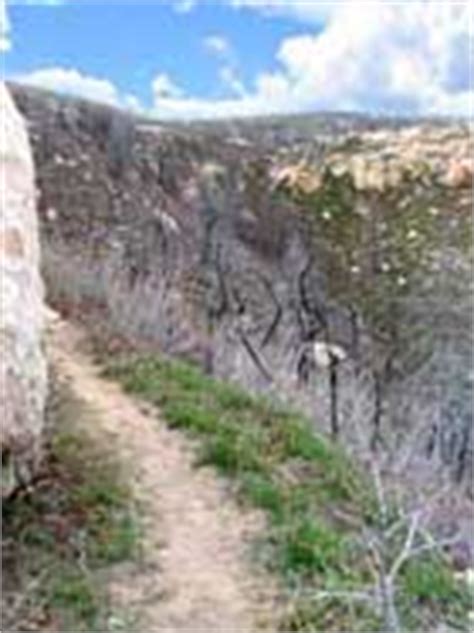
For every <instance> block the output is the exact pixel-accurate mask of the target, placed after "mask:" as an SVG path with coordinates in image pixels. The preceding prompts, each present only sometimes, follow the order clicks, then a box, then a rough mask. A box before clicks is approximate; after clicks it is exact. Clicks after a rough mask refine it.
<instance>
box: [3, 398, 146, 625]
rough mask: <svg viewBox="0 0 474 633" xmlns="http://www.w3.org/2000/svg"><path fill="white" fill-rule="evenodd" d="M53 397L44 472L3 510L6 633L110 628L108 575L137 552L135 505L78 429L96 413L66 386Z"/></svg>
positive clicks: (110, 463)
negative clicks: (86, 419) (8, 632)
mask: <svg viewBox="0 0 474 633" xmlns="http://www.w3.org/2000/svg"><path fill="white" fill-rule="evenodd" d="M53 400H54V401H53V402H52V404H51V412H50V418H51V423H52V427H53V428H52V431H51V439H50V443H49V446H48V447H47V457H46V460H45V463H44V466H43V469H42V471H41V472H40V474H39V476H38V478H37V481H36V482H35V483H34V484H33V486H32V487H31V488H30V489H27V490H19V491H18V492H17V494H15V495H14V496H13V497H12V498H11V499H10V500H9V501H7V502H6V503H5V504H4V508H3V534H2V563H3V595H2V614H3V630H15V631H20V630H21V631H38V630H47V631H106V630H111V627H110V623H111V622H112V624H113V623H116V622H117V621H118V616H117V614H113V613H112V612H111V611H110V609H109V605H108V603H107V593H106V572H108V571H109V570H112V569H113V566H115V565H117V564H118V563H120V562H123V561H126V560H129V559H132V558H134V557H135V556H136V554H137V552H138V535H139V534H138V525H137V521H136V519H135V514H134V511H133V506H134V504H133V501H132V499H131V496H130V492H129V490H128V488H127V486H126V485H125V484H123V483H122V479H121V476H120V473H119V471H118V466H117V465H116V464H115V463H114V460H113V458H112V456H110V455H106V454H104V449H103V447H98V446H96V445H95V444H94V443H93V441H92V439H91V438H90V437H88V436H87V435H86V434H85V431H82V430H81V428H82V424H81V423H80V422H81V420H82V421H84V417H85V416H91V415H92V414H91V412H90V411H87V410H86V409H85V408H84V407H83V406H82V404H81V403H80V402H79V401H76V400H75V398H74V397H73V396H72V395H71V394H70V393H69V392H68V391H67V390H66V389H65V388H64V387H61V388H60V389H58V390H57V393H55V394H54V396H53ZM114 626H115V625H114ZM112 630H114V628H113V627H112Z"/></svg>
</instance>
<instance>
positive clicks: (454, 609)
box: [107, 357, 470, 632]
mask: <svg viewBox="0 0 474 633" xmlns="http://www.w3.org/2000/svg"><path fill="white" fill-rule="evenodd" d="M107 374H108V375H109V376H111V377H114V378H116V379H119V380H120V381H121V383H122V384H123V386H124V387H125V389H126V390H127V391H129V392H132V393H134V394H137V395H139V396H141V397H142V398H144V399H146V400H147V401H149V402H151V403H153V404H155V405H157V406H159V407H160V409H161V411H162V412H163V414H164V416H165V419H166V420H167V422H168V423H169V425H170V426H172V427H174V428H179V429H184V430H185V431H187V432H188V433H189V434H190V435H191V436H192V437H193V438H196V439H197V440H199V441H198V446H199V447H200V448H199V452H198V461H199V464H202V465H204V464H206V465H212V466H214V467H215V468H216V469H217V470H218V471H219V472H220V473H222V474H223V475H226V476H227V477H229V478H230V479H231V480H232V481H233V482H234V484H235V486H236V490H237V494H238V495H239V497H240V498H241V500H242V502H244V503H249V504H251V505H253V506H255V507H257V508H260V509H262V510H264V511H265V513H266V516H267V530H266V534H265V537H264V540H263V542H262V543H261V547H260V548H259V549H258V551H259V555H260V556H262V557H263V559H264V562H265V563H266V565H267V566H268V568H269V569H270V570H271V571H273V572H275V573H276V574H278V576H279V578H280V579H281V584H282V588H283V589H282V590H283V592H284V593H285V595H286V597H287V599H286V600H285V608H284V609H283V613H282V618H281V629H282V630H286V631H288V630H292V631H327V632H330V631H342V630H350V631H376V630H382V628H383V627H384V625H385V623H386V619H385V618H384V616H383V605H381V604H380V601H379V602H377V598H376V597H375V596H376V591H374V582H375V581H374V578H375V577H376V571H375V570H374V569H373V563H372V559H371V558H370V556H369V555H368V547H367V543H365V542H364V541H363V538H362V535H363V534H364V533H365V530H366V528H367V529H370V528H374V529H375V528H377V525H376V523H377V521H378V520H379V518H378V517H379V513H378V509H377V501H376V498H377V495H376V494H375V492H374V491H373V486H372V481H371V479H370V478H368V477H367V476H366V475H365V474H364V473H361V472H360V471H359V470H358V469H357V468H356V467H355V466H354V465H353V463H351V461H350V460H349V459H348V457H347V456H346V455H345V454H344V453H343V452H342V450H341V449H340V448H339V447H337V446H335V445H334V444H332V443H331V442H330V441H329V440H328V439H326V438H325V437H322V436H318V435H315V434H314V433H313V432H312V431H311V430H310V427H309V425H308V424H307V423H306V421H305V419H304V418H302V416H301V415H299V414H297V413H295V412H293V411H290V410H285V409H282V408H281V407H278V406H277V405H275V404H274V403H271V402H270V401H268V400H265V399H260V398H259V399H257V398H254V397H251V396H250V395H248V394H247V393H245V392H242V391H241V390H240V389H238V388H237V387H235V386H232V385H229V384H226V383H223V382H218V381H216V380H213V379H211V378H209V377H207V376H205V375H203V374H202V373H201V372H200V371H199V370H198V369H197V368H195V367H194V366H191V365H187V364H184V363H180V362H171V361H168V360H164V359H160V358H156V357H154V358H151V357H149V358H143V357H142V358H136V359H134V360H130V359H129V360H127V361H115V362H113V363H111V364H110V365H109V368H108V369H107ZM394 533H395V532H394ZM397 538H398V539H399V536H397ZM397 538H395V539H394V541H397ZM396 544H397V546H400V542H398V543H396ZM402 545H403V543H402ZM387 547H388V546H387ZM398 553H399V550H395V551H394V552H389V551H385V550H384V551H383V555H384V556H385V555H386V556H387V558H388V559H390V556H392V559H393V558H395V559H396V557H397V555H398ZM400 561H401V559H400ZM402 567H403V569H401V571H400V574H399V575H398V576H397V591H396V605H395V606H396V609H397V613H398V614H399V616H400V620H401V622H402V626H403V627H406V628H403V630H433V627H436V626H437V625H438V624H439V623H440V622H441V621H448V622H449V624H450V626H453V627H457V630H467V624H466V618H467V613H468V610H469V605H470V600H469V596H468V595H467V594H466V592H465V590H464V589H463V588H462V587H461V586H460V585H458V584H457V583H456V581H455V580H454V579H453V575H452V574H451V572H450V571H449V570H448V568H447V566H446V564H445V563H444V562H443V560H442V559H441V558H440V557H438V556H437V555H436V556H435V555H434V554H433V553H432V552H429V553H426V554H424V555H423V557H419V558H416V560H415V559H410V560H408V561H407V563H406V564H404V565H403V566H402ZM362 594H363V596H364V598H363V599H361V600H359V598H360V597H361V596H362ZM371 596H372V598H371ZM366 598H368V599H366ZM397 617H398V616H397ZM426 627H428V629H427V628H426ZM384 630H385V629H384Z"/></svg>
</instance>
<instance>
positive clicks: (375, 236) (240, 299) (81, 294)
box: [11, 85, 473, 494]
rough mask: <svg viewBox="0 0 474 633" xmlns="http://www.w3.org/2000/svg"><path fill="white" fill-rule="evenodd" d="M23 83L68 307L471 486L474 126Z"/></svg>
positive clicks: (420, 474)
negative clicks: (67, 93) (147, 101)
mask: <svg viewBox="0 0 474 633" xmlns="http://www.w3.org/2000/svg"><path fill="white" fill-rule="evenodd" d="M11 89H12V93H13V95H14V97H15V100H16V103H17V106H18V108H19V109H20V110H21V111H22V113H23V115H24V117H25V118H26V120H27V121H28V126H29V131H30V137H31V142H32V145H33V151H34V157H35V163H36V170H37V202H38V213H39V217H40V224H41V239H42V250H43V258H42V259H43V262H42V265H43V273H44V277H45V280H46V285H47V288H48V295H49V301H50V302H51V303H52V304H53V305H54V306H55V307H57V308H58V309H59V310H61V311H62V312H63V313H67V314H73V315H76V316H80V318H81V319H84V320H87V322H88V323H89V324H90V325H91V327H93V328H95V329H96V330H101V331H102V332H103V334H104V336H107V337H110V338H111V339H113V338H114V337H115V339H117V340H120V341H124V342H126V344H127V345H131V346H136V347H139V348H141V349H148V350H150V351H152V350H154V349H156V350H159V351H161V352H163V353H165V354H167V355H170V356H173V357H181V358H186V359H189V360H192V361H194V362H196V363H198V364H199V365H200V366H201V367H203V368H204V369H205V371H207V372H208V373H209V374H212V375H215V376H217V377H221V378H225V379H230V380H233V381H235V382H237V383H239V384H241V385H242V386H244V387H245V388H248V389H250V390H252V391H254V392H260V393H266V394H269V395H271V396H272V397H275V398H280V399H281V400H282V401H286V402H290V403H292V404H293V405H294V406H297V407H299V408H301V409H304V410H305V411H306V412H307V413H309V415H310V416H311V418H312V419H313V420H314V425H315V427H316V428H318V429H320V430H325V431H328V432H331V433H332V434H333V435H334V436H335V437H337V438H341V439H342V440H343V441H344V442H345V443H346V445H347V446H349V447H350V448H351V450H353V451H354V452H355V453H357V455H358V456H359V457H362V458H363V456H364V455H366V454H367V451H368V450H369V449H370V448H372V449H374V447H377V446H381V447H384V449H386V450H387V453H390V454H391V455H392V456H393V460H392V461H393V463H394V464H395V465H394V468H396V470H397V473H398V474H399V475H400V476H402V475H403V477H406V479H407V480H408V481H409V482H411V483H413V482H415V483H416V484H417V485H420V486H421V485H428V484H430V485H433V484H434V483H435V482H438V481H441V480H442V479H443V478H445V477H446V476H448V477H449V478H450V480H451V481H452V482H454V483H455V484H456V485H458V486H461V488H462V489H463V490H465V491H467V492H468V493H471V494H472V490H469V481H470V480H471V474H472V467H473V454H472V451H473V448H472V447H473V439H472V410H471V397H470V394H471V389H472V379H473V373H472V328H471V316H472V281H471V280H472V215H471V205H472V173H473V166H472V158H470V157H471V156H472V153H473V147H472V145H473V144H472V138H471V137H470V130H469V127H468V125H467V124H466V123H464V122H455V121H440V120H433V121H403V120H401V121H400V120H398V121H391V120H382V119H380V120H378V119H369V118H366V117H355V116H354V117H351V116H349V115H342V114H341V115H337V114H332V115H331V114H328V115H318V116H314V117H301V118H298V117H288V118H282V119H277V120H265V119H262V120H258V119H257V120H253V121H247V122H239V121H230V122H228V123H227V124H224V123H219V124H215V125H211V124H205V125H204V124H201V125H197V124H189V125H178V124H162V123H160V122H156V121H152V120H147V119H144V118H140V117H133V116H131V115H129V114H127V113H124V112H122V111H118V110H115V109H112V108H109V107H106V106H101V105H97V104H92V103H88V102H86V101H82V100H79V99H72V98H65V97H59V96H56V95H53V94H50V93H47V92H41V91H38V90H34V89H32V88H26V87H22V86H18V85H12V86H11Z"/></svg>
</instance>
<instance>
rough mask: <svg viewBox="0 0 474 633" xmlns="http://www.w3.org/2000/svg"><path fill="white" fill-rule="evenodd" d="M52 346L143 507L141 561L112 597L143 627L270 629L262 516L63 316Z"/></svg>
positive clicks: (125, 573) (116, 584)
mask: <svg viewBox="0 0 474 633" xmlns="http://www.w3.org/2000/svg"><path fill="white" fill-rule="evenodd" d="M50 346H51V350H50V353H51V358H52V360H53V363H54V364H55V366H56V368H57V370H58V371H59V372H60V374H61V375H62V376H64V377H66V378H67V379H68V380H69V381H70V386H71V388H72V389H73V391H74V392H75V393H76V394H77V395H78V396H80V398H81V399H82V400H83V401H84V402H85V404H86V405H87V406H89V407H91V409H93V410H94V412H95V415H94V418H93V419H94V420H95V421H96V426H95V427H94V428H93V429H89V431H90V432H91V434H92V437H93V438H94V439H95V440H96V441H97V442H102V443H104V445H105V446H106V447H107V448H108V450H112V451H113V452H114V454H115V455H116V456H117V457H118V460H119V462H120V463H121V464H122V465H123V468H124V470H125V472H126V473H127V476H128V477H129V479H130V481H131V486H132V491H133V493H134V495H135V497H136V499H137V501H138V503H139V507H140V514H141V517H142V519H141V520H142V525H143V532H144V535H143V553H142V560H141V563H140V565H139V569H138V568H133V569H132V566H131V567H130V569H128V568H124V570H122V571H121V573H120V574H117V577H116V578H115V579H114V580H113V581H112V582H111V585H110V594H111V600H112V604H113V605H114V606H116V607H117V608H119V609H121V610H122V609H124V610H126V611H130V612H131V613H134V614H137V615H138V617H139V623H140V630H145V629H144V628H143V627H146V630H147V631H162V630H166V631H170V632H172V631H185V630H186V631H190V630H192V631H239V632H244V631H245V632H246V631H248V632H249V633H250V632H251V631H255V630H257V629H261V628H267V629H268V628H269V627H270V626H271V616H270V615H269V614H270V613H271V603H272V595H273V590H272V588H271V583H269V582H268V579H266V578H265V577H263V576H262V575H261V574H259V573H257V572H256V570H255V569H253V565H252V563H251V562H250V559H249V556H248V551H249V550H248V545H249V542H250V540H251V539H252V537H254V536H255V535H256V534H257V533H258V531H259V530H260V529H261V527H262V520H261V517H260V516H259V515H258V514H256V513H253V512H246V511H243V510H242V508H239V507H237V506H236V505H235V503H234V502H233V501H232V499H231V498H230V496H229V491H228V490H227V489H226V485H225V483H224V482H223V481H221V480H220V479H219V478H218V477H217V476H216V474H215V473H214V472H213V471H212V470H211V469H207V468H200V469H196V468H195V467H194V466H193V461H194V459H195V452H194V450H193V446H192V444H191V443H190V442H189V441H188V440H187V439H186V438H184V437H183V436H182V434H180V433H179V432H175V431H173V430H170V429H168V428H167V427H166V425H165V424H164V423H163V422H162V421H160V420H159V418H158V417H157V415H156V412H152V411H147V410H146V409H145V407H144V406H142V405H140V404H139V403H138V402H136V401H135V400H134V399H133V398H131V397H129V396H127V395H126V394H124V393H123V391H122V390H121V389H120V387H119V386H117V385H116V384H115V383H113V382H111V381H109V380H106V379H104V378H103V377H101V375H100V368H99V367H98V366H97V365H95V364H94V362H93V361H92V360H91V358H90V357H89V356H88V354H87V353H86V352H85V351H84V350H85V349H86V345H85V337H84V334H83V333H82V332H81V331H80V330H79V329H78V328H77V327H75V326H73V325H71V324H70V323H66V322H64V321H58V322H57V323H56V324H55V325H54V327H53V328H52V332H51V342H50Z"/></svg>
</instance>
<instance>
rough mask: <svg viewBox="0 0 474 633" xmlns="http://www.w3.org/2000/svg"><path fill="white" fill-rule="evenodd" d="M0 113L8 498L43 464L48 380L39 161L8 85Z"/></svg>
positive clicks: (1, 373)
mask: <svg viewBox="0 0 474 633" xmlns="http://www.w3.org/2000/svg"><path fill="white" fill-rule="evenodd" d="M0 110H1V112H2V132H1V134H0V163H1V175H2V183H1V190H2V196H1V204H0V280H1V284H0V300H1V320H0V359H1V368H0V369H1V370H0V408H1V417H2V423H1V434H0V441H1V448H2V480H1V487H2V497H5V496H7V495H9V494H10V493H11V492H12V490H14V489H15V488H16V487H17V486H18V485H21V484H24V483H27V482H28V481H29V480H30V479H31V477H32V476H33V474H34V472H35V470H36V468H37V467H38V463H39V458H40V453H41V434H42V429H43V423H44V404H45V398H46V392H47V375H46V361H45V356H44V352H43V347H42V343H43V342H42V337H43V285H42V281H41V277H40V272H39V240H38V224H37V217H36V209H35V185H34V170H33V160H32V155H31V151H30V145H29V142H28V136H27V131H26V126H25V123H24V121H23V118H22V117H21V115H20V114H19V112H18V110H17V109H16V107H15V105H14V103H13V100H12V99H11V97H10V94H9V92H8V90H7V88H6V87H5V85H4V84H0Z"/></svg>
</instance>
